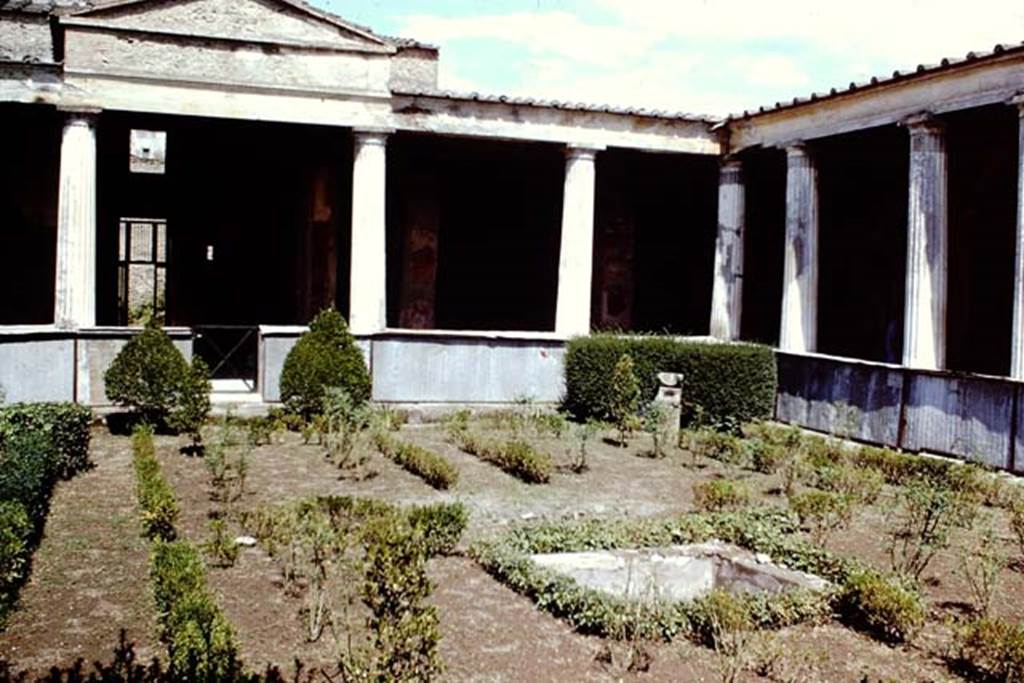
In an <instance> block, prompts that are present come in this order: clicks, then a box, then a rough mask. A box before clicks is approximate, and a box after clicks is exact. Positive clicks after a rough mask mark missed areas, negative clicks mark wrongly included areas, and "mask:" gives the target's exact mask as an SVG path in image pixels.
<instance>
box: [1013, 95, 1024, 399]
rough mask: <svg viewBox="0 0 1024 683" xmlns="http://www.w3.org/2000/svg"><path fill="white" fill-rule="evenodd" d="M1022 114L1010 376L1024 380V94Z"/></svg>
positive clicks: (1018, 103) (1015, 101) (1019, 101)
mask: <svg viewBox="0 0 1024 683" xmlns="http://www.w3.org/2000/svg"><path fill="white" fill-rule="evenodd" d="M1011 104H1014V105H1016V107H1017V113H1018V114H1019V116H1020V124H1019V126H1018V127H1017V130H1018V136H1019V140H1020V142H1019V144H1018V145H1017V155H1018V157H1019V159H1020V163H1019V164H1018V171H1017V188H1018V189H1017V254H1016V258H1015V260H1014V272H1013V332H1012V334H1013V342H1012V343H1013V350H1012V353H1011V354H1010V377H1012V378H1013V379H1019V380H1024V95H1018V96H1017V97H1015V98H1014V99H1013V100H1012V102H1011Z"/></svg>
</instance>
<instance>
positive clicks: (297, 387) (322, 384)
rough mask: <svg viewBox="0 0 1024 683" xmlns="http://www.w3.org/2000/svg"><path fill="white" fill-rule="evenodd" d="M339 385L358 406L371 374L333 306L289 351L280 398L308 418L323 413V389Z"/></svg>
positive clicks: (366, 396)
mask: <svg viewBox="0 0 1024 683" xmlns="http://www.w3.org/2000/svg"><path fill="white" fill-rule="evenodd" d="M327 387H340V388H342V389H344V390H345V391H346V392H347V393H348V394H349V396H351V397H352V399H353V400H354V401H355V402H356V403H357V404H359V405H361V404H363V403H365V402H366V401H367V400H369V398H370V373H369V371H368V370H367V368H366V361H365V360H364V359H363V352H362V351H360V350H359V347H358V346H356V342H355V338H354V337H353V336H352V334H351V333H350V332H349V331H348V325H347V324H346V323H345V319H344V318H343V317H342V316H341V314H340V313H338V312H337V311H335V310H334V309H327V310H324V311H321V312H320V313H318V314H317V316H316V317H315V318H314V319H313V321H312V322H311V323H310V324H309V332H306V333H305V334H303V335H302V336H301V337H300V338H299V340H298V341H297V342H296V343H295V346H293V347H292V349H291V351H289V352H288V356H287V357H286V358H285V360H284V367H283V368H282V369H281V400H282V401H283V402H284V405H285V408H286V409H287V410H288V412H289V413H292V414H295V415H301V416H302V417H304V418H306V419H307V420H308V419H310V418H312V417H313V416H315V415H319V414H320V413H322V412H323V400H324V390H325V389H326V388H327Z"/></svg>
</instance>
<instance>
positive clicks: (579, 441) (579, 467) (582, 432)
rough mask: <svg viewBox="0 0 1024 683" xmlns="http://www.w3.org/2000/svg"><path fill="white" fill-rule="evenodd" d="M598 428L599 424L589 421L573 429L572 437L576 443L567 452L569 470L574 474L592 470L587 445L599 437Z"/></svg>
mask: <svg viewBox="0 0 1024 683" xmlns="http://www.w3.org/2000/svg"><path fill="white" fill-rule="evenodd" d="M598 428H599V424H598V423H597V422H595V421H594V420H587V421H586V422H584V423H583V424H578V425H575V426H574V427H573V430H572V435H573V440H574V442H575V443H574V445H573V446H570V447H569V449H568V450H567V454H568V456H569V460H570V463H569V469H570V470H571V471H572V472H574V473H576V474H582V473H584V472H586V471H587V470H588V469H590V464H589V463H588V462H587V444H588V443H590V442H591V441H592V440H593V439H594V437H595V436H596V435H597V432H598Z"/></svg>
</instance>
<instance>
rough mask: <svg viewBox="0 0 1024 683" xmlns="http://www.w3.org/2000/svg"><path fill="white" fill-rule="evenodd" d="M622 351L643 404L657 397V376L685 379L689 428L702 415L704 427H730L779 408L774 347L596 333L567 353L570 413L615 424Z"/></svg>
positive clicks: (575, 342)
mask: <svg viewBox="0 0 1024 683" xmlns="http://www.w3.org/2000/svg"><path fill="white" fill-rule="evenodd" d="M623 354H629V355H630V357H631V358H632V359H633V363H634V372H635V374H636V378H637V380H638V381H639V384H640V403H641V404H643V403H646V402H648V401H650V400H652V399H653V398H654V395H655V393H656V392H657V389H658V378H657V374H658V373H659V372H678V373H681V374H682V377H683V379H682V386H681V389H682V399H683V405H684V408H685V410H684V415H683V422H684V424H687V425H688V424H693V423H694V420H695V418H696V417H697V415H698V413H699V415H700V419H701V420H702V422H701V424H707V425H710V426H715V427H721V428H724V429H729V430H732V429H735V428H737V427H738V426H739V425H741V424H743V423H746V422H750V421H753V420H759V419H766V418H769V417H770V416H771V415H772V412H773V410H774V406H775V391H776V384H777V380H776V364H775V353H774V351H773V350H772V349H770V348H768V347H764V346H756V345H752V344H709V343H704V342H695V341H682V340H679V339H675V338H672V337H667V336H648V337H623V336H617V335H613V334H598V335H592V336H589V337H578V338H576V339H572V340H570V342H569V344H568V346H567V348H566V358H565V380H566V396H565V402H564V403H565V408H566V409H567V410H568V412H569V413H571V414H572V415H573V416H574V417H576V418H577V419H580V420H584V419H587V418H590V417H593V418H597V419H602V420H610V419H612V417H613V415H612V410H611V407H612V402H613V400H614V399H613V398H612V397H613V393H612V391H611V389H610V385H611V378H612V374H613V370H614V367H615V365H616V363H617V362H618V361H619V359H620V358H621V357H622V355H623Z"/></svg>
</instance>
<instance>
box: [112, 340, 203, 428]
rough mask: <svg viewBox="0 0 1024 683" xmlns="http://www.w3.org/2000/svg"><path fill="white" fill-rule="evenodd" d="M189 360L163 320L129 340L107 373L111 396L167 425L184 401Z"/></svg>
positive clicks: (146, 418) (152, 421) (158, 424)
mask: <svg viewBox="0 0 1024 683" xmlns="http://www.w3.org/2000/svg"><path fill="white" fill-rule="evenodd" d="M189 375H190V369H189V366H188V363H187V362H186V361H185V357H184V356H182V355H181V352H180V351H178V349H176V348H175V346H174V343H173V342H172V341H171V338H170V337H168V336H167V333H166V332H164V330H163V328H161V327H160V325H159V323H157V322H155V321H152V322H150V323H149V324H147V325H146V327H145V328H144V329H143V330H142V332H140V333H139V334H137V335H135V336H134V337H132V338H131V339H130V340H128V343H127V344H125V346H124V348H122V349H121V351H120V353H118V354H117V356H116V357H115V358H114V361H113V363H111V364H110V368H108V369H107V372H106V374H105V375H104V377H103V379H104V383H105V386H106V392H107V398H109V399H110V400H111V401H113V402H114V403H116V404H117V405H120V406H124V407H126V408H130V409H131V410H132V411H134V412H136V413H137V414H139V415H140V416H141V417H142V419H143V420H144V421H146V422H148V423H149V424H152V425H153V426H156V427H163V426H165V425H166V424H167V420H168V418H169V417H170V415H171V413H172V412H173V411H174V410H175V409H176V408H177V407H178V405H179V401H180V400H181V394H182V385H183V383H184V382H185V381H186V378H188V377H189Z"/></svg>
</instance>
